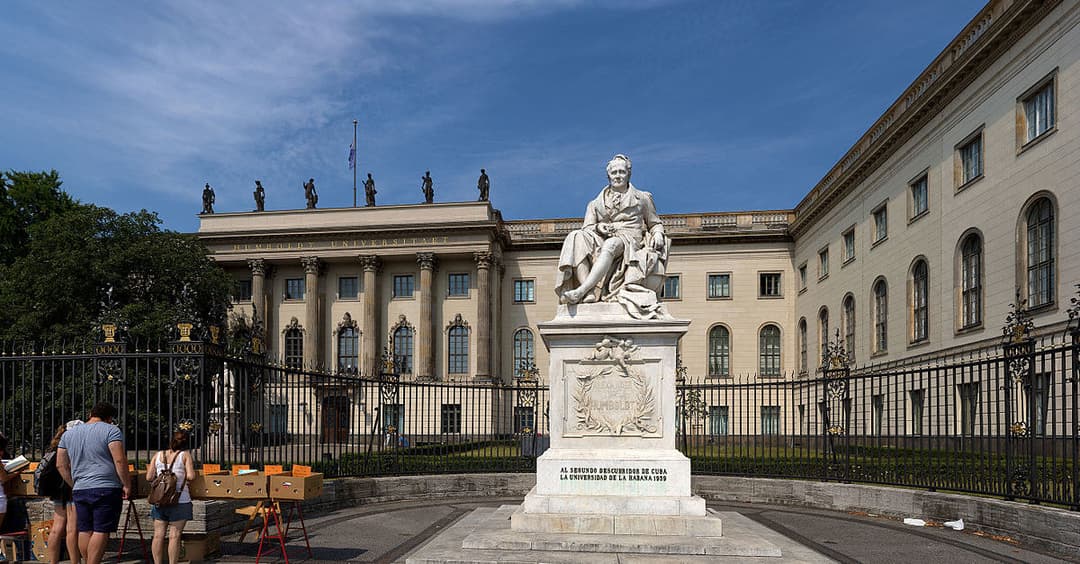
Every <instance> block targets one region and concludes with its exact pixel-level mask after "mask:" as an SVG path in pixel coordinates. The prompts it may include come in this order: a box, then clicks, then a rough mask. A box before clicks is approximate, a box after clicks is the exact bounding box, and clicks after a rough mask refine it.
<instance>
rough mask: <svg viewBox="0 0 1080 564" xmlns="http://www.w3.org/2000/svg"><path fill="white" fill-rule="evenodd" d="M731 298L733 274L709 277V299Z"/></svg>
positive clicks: (711, 275)
mask: <svg viewBox="0 0 1080 564" xmlns="http://www.w3.org/2000/svg"><path fill="white" fill-rule="evenodd" d="M730 297H731V274H710V275H709V299H712V300H715V299H718V298H730Z"/></svg>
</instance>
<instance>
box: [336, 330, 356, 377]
mask: <svg viewBox="0 0 1080 564" xmlns="http://www.w3.org/2000/svg"><path fill="white" fill-rule="evenodd" d="M359 351H360V332H359V331H357V330H356V328H355V327H343V328H342V329H341V330H340V331H338V351H337V353H338V359H337V360H338V362H337V365H338V372H344V373H347V374H356V371H357V370H358V369H359V366H360V363H359V358H360V355H359Z"/></svg>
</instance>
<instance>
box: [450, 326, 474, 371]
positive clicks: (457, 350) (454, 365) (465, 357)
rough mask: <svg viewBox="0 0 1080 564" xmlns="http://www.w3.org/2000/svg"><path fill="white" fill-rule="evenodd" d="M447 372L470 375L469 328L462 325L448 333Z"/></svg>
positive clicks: (452, 328)
mask: <svg viewBox="0 0 1080 564" xmlns="http://www.w3.org/2000/svg"><path fill="white" fill-rule="evenodd" d="M447 372H449V373H450V374H468V373H469V328H468V327H462V326H460V325H457V326H454V327H451V328H450V331H449V332H448V333H447Z"/></svg>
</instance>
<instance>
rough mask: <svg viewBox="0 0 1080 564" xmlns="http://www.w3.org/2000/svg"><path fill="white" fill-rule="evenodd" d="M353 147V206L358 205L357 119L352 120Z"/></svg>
mask: <svg viewBox="0 0 1080 564" xmlns="http://www.w3.org/2000/svg"><path fill="white" fill-rule="evenodd" d="M352 147H353V167H352V207H354V208H355V207H356V161H357V158H356V120H355V119H354V120H352Z"/></svg>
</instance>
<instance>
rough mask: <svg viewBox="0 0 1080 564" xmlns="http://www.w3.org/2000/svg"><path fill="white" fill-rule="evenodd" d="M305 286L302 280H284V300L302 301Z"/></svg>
mask: <svg viewBox="0 0 1080 564" xmlns="http://www.w3.org/2000/svg"><path fill="white" fill-rule="evenodd" d="M306 286H307V284H306V283H305V281H304V279H303V278H286V279H285V299H286V300H302V299H304V293H305V290H306Z"/></svg>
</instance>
